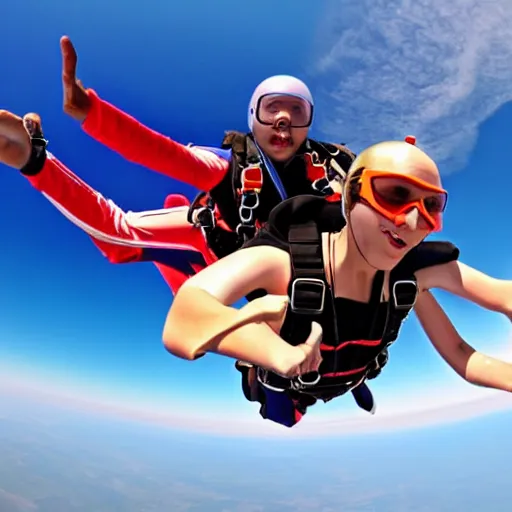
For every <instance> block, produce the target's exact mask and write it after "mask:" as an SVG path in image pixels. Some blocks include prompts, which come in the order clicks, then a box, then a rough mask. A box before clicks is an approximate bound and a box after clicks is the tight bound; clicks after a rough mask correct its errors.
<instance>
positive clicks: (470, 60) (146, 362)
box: [0, 0, 512, 435]
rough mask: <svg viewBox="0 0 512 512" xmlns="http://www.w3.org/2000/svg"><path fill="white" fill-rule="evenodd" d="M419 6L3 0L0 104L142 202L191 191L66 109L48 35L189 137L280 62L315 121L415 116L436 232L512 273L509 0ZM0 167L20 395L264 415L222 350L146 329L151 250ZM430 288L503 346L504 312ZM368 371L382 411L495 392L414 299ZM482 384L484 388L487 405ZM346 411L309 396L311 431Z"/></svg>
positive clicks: (382, 131)
mask: <svg viewBox="0 0 512 512" xmlns="http://www.w3.org/2000/svg"><path fill="white" fill-rule="evenodd" d="M460 2H462V0H460V1H459V2H458V3H459V4H460ZM431 3H432V2H431ZM407 4H408V3H407V2H403V5H404V6H406V5H407ZM455 4H457V2H455ZM455 4H454V5H455ZM384 5H386V8H385V9H384ZM425 5H426V4H425V3H424V2H416V3H415V4H414V6H409V7H403V6H402V2H398V1H395V2H391V3H389V2H387V3H385V4H384V3H383V2H377V3H375V2H371V5H370V4H368V5H367V3H365V2H359V1H357V2H356V1H355V0H354V1H353V2H352V1H346V2H339V1H338V2H337V1H326V2H319V3H318V9H317V10H315V11H311V10H308V9H305V8H303V7H301V8H297V3H296V2H293V1H292V0H286V1H282V2H279V3H278V4H276V5H274V2H271V1H270V0H264V1H262V2H259V3H258V7H257V8H252V9H251V10H247V11H243V10H241V9H240V3H239V2H234V1H233V0H225V1H223V2H222V4H221V7H219V5H217V4H214V3H212V2H207V1H205V0H196V1H195V2H189V3H187V4H181V5H180V6H179V7H177V6H176V5H172V4H171V3H169V2H165V1H163V0H160V1H158V2H153V3H152V5H151V9H145V10H144V9H141V8H140V5H139V4H136V3H134V2H122V3H121V2H120V1H112V2H109V3H106V2H99V1H98V0H94V1H91V2H89V3H88V5H87V9H86V10H84V8H83V7H79V6H78V4H76V5H75V4H74V3H69V2H63V1H61V0H59V1H57V0H56V1H55V2H52V5H51V7H49V6H43V5H42V4H41V3H39V2H35V1H34V0H30V1H29V2H25V3H24V4H23V8H22V7H21V5H17V4H15V3H10V4H9V7H8V8H7V10H6V12H5V19H6V20H7V22H6V23H5V27H4V29H3V30H2V32H1V33H0V43H1V44H2V48H3V69H4V70H5V71H4V73H6V74H7V75H4V76H8V79H4V80H2V82H1V83H0V99H1V100H0V106H1V107H2V108H6V109H9V110H13V111H15V112H16V113H18V114H23V113H25V112H27V111H37V112H38V113H39V114H40V115H41V116H42V119H43V126H44V128H45V134H46V136H47V138H48V139H49V140H50V149H51V151H52V152H53V153H54V154H55V155H56V156H58V157H59V158H60V159H61V160H62V161H63V162H64V163H65V164H67V165H68V166H69V167H70V168H71V169H72V170H74V171H75V172H76V173H77V174H78V175H79V176H80V177H82V178H83V179H85V180H86V181H87V182H88V183H89V184H91V185H92V186H93V187H95V188H96V189H97V190H99V191H101V192H102V193H103V194H104V195H105V196H107V197H110V198H112V199H113V200H114V201H115V202H116V203H117V204H118V205H119V206H121V207H122V208H124V209H126V210H128V209H130V210H134V211H138V210H144V209H154V208H158V207H160V206H161V205H162V203H163V200H164V198H165V196H166V195H167V194H168V193H170V192H174V191H181V192H183V193H186V194H187V195H189V196H192V195H193V193H194V191H193V190H192V189H191V188H190V187H184V186H183V185H181V184H178V183H175V182H173V181H171V180H169V179H168V178H165V177H163V176H160V175H157V174H156V173H152V172H151V171H149V170H146V169H142V168H139V167H137V166H135V165H131V164H129V163H127V162H125V161H123V160H122V159H121V158H120V157H119V156H117V155H115V154H114V153H112V152H111V151H109V150H108V149H106V148H104V147H102V146H100V145H99V144H98V143H96V142H95V141H93V140H91V139H90V138H88V137H87V136H86V135H85V134H84V133H83V132H82V131H81V130H80V127H79V126H78V125H77V124H76V123H75V122H74V121H73V120H71V119H69V118H67V117H66V116H65V115H64V113H63V112H62V107H61V101H62V100H61V83H60V52H59V38H60V36H61V35H63V34H68V35H69V36H70V37H71V39H72V41H73V42H74V43H75V45H76V48H77V51H78V55H79V76H80V78H81V79H82V80H83V81H84V84H85V85H86V86H90V87H93V88H94V89H95V90H96V91H97V92H98V93H99V94H100V95H101V96H102V97H103V98H105V99H107V100H109V101H111V102H113V103H114V104H116V105H117V106H119V107H120V108H122V109H124V110H126V111H128V112H129V113H131V114H132V115H134V116H135V117H137V118H138V119H139V120H141V121H142V122H144V123H146V124H148V125H150V126H151V127H152V128H154V129H157V130H159V131H161V132H163V133H166V134H168V135H170V136H171V137H173V138H175V139H176V140H179V141H180V142H184V143H187V142H190V141H194V142H196V143H198V144H202V145H208V144H211V145H215V144H218V143H219V142H220V140H221V138H222V134H223V131H224V130H225V129H241V130H244V129H245V128H246V108H247V103H248V100H249V98H250V95H251V93H252V90H253V88H254V86H255V85H256V84H257V83H258V82H259V81H260V80H262V79H264V78H266V77H267V76H270V75H272V74H276V73H291V74H294V75H296V76H299V77H301V78H303V79H305V80H307V81H308V83H309V84H310V86H311V89H312V92H313V95H314V96H315V97H317V98H318V102H317V103H318V109H317V114H318V116H317V118H316V120H315V125H314V129H313V132H312V135H313V136H317V137H322V138H325V139H328V140H333V141H344V142H347V143H348V144H349V145H350V146H351V147H353V148H354V149H355V150H360V149H361V148H362V147H364V146H365V145H368V144H370V143H373V142H375V141H378V140H382V139H384V138H391V137H399V138H401V137H403V136H404V135H406V134H408V133H414V134H416V135H417V136H418V141H419V143H420V145H423V146H424V147H425V148H426V149H427V150H429V151H430V152H431V154H432V155H433V156H434V157H436V158H438V159H439V161H440V166H441V169H442V171H443V174H444V175H445V181H444V184H445V186H446V187H447V188H448V190H449V191H450V198H449V204H448V210H447V213H446V217H445V230H444V232H443V234H442V237H441V238H443V239H449V240H451V241H453V242H454V243H456V244H457V245H458V246H459V247H460V248H461V252H462V256H461V258H462V260H463V261H465V262H466V263H468V264H470V265H473V266H475V267H477V268H479V269H481V270H483V271H485V272H488V273H491V274H492V275H495V276H497V277H504V278H511V277H512V265H511V263H510V258H509V256H508V254H509V253H510V251H511V250H512V242H511V239H510V236H509V229H510V227H509V221H508V217H507V216H506V215H504V214H503V212H504V211H506V205H508V202H509V197H508V196H509V189H510V186H511V184H512V182H511V178H510V177H509V174H510V171H509V169H508V167H507V162H510V161H511V156H512V148H511V145H510V144H509V143H508V136H507V132H508V131H509V129H508V128H507V127H509V126H511V124H512V105H511V104H510V103H507V102H508V101H509V100H510V99H511V98H510V93H509V90H510V88H509V83H510V78H511V77H510V70H509V67H508V66H505V65H504V64H503V62H505V61H507V60H506V57H507V55H508V56H510V55H509V54H510V49H508V50H507V48H506V47H505V46H504V41H505V42H506V41H509V40H510V39H509V33H510V32H508V31H509V30H510V29H509V28H508V25H507V23H505V22H504V21H503V20H504V19H505V20H506V19H510V15H511V14H512V13H510V10H511V8H510V6H509V5H508V3H507V2H506V0H502V2H500V3H499V5H498V4H497V5H496V6H495V7H489V8H487V10H486V12H485V13H481V15H482V16H484V18H482V19H485V21H486V22H487V25H486V26H485V27H483V26H481V25H480V24H479V22H478V19H479V18H478V17H477V18H476V19H475V18H472V17H468V18H465V17H464V16H457V17H456V16H454V15H453V12H452V11H451V10H449V8H448V7H444V4H443V3H442V2H441V0H439V1H437V0H436V1H435V2H433V7H432V8H431V9H430V10H429V11H428V16H427V14H425V12H424V6H425ZM464 5H466V4H464ZM475 5H476V3H475ZM29 6H30V7H29ZM401 6H402V7H401ZM454 8H455V7H454ZM450 9H451V8H450ZM475 9H476V10H477V11H478V7H475ZM384 11H386V12H387V13H388V14H385V12H384ZM27 12H29V14H28V15H27ZM198 12H200V13H201V15H200V16H198V14H197V13H198ZM365 13H366V14H365ZM339 16H342V17H343V20H341V21H340V20H339ZM389 16H391V18H392V20H391V21H389V20H388V19H387V17H389ZM507 16H508V17H507ZM43 19H44V23H41V20H43ZM350 20H353V23H350ZM20 27H22V30H21V31H20ZM489 27H490V28H489ZM356 28H357V30H356ZM427 29H428V30H427ZM507 38H508V39H507ZM235 40H236V42H234V41H235ZM35 49H36V50H37V51H34V50H35ZM507 51H508V52H509V53H508V54H507V53H506V52H507ZM497 52H498V53H497ZM500 52H501V53H500ZM249 56H250V58H249ZM507 62H508V61H507ZM491 173H492V174H491ZM0 183H1V186H2V190H3V192H4V194H3V201H2V202H1V204H0V215H2V217H3V218H4V223H3V232H2V235H3V239H4V244H3V251H2V252H1V253H0V280H1V282H2V287H1V289H0V367H1V369H2V379H3V381H4V383H8V384H9V386H12V387H13V389H17V390H18V391H19V392H20V393H21V392H26V390H25V391H24V390H23V389H22V387H21V386H22V385H23V386H28V387H29V388H30V387H32V388H34V389H38V390H39V391H41V390H45V389H47V390H50V391H52V392H54V393H56V394H67V395H71V396H72V397H74V396H80V397H83V398H84V400H88V401H92V402H94V401H101V402H105V403H109V404H112V403H115V404H120V406H122V407H124V408H129V409H130V411H132V412H131V413H130V414H133V415H137V414H138V415H139V416H140V414H142V413H136V412H133V410H138V411H141V410H151V411H152V412H151V414H153V416H154V414H155V412H158V413H165V414H169V415H170V419H169V420H168V421H169V422H170V423H173V421H175V420H176V418H174V415H177V416H180V415H189V416H190V417H191V418H192V417H193V414H195V413H197V414H201V415H204V416H205V417H206V418H210V417H211V416H212V412H213V411H215V412H216V413H218V412H219V411H221V412H223V415H217V416H216V417H221V418H222V417H226V418H227V417H229V418H231V417H234V418H239V419H240V418H242V419H243V421H246V419H247V421H248V422H251V424H252V425H253V428H254V430H255V431H256V430H259V429H260V427H261V425H262V422H260V420H259V417H258V416H257V408H256V407H255V406H253V405H251V404H248V403H246V402H245V401H244V400H243V398H242V397H241V393H240V391H239V378H238V373H237V372H235V371H234V369H233V367H232V366H233V365H232V362H231V361H229V360H227V359H223V358H220V357H215V356H211V357H208V358H204V359H202V360H200V361H197V362H195V363H193V364H192V363H189V362H185V361H181V360H178V359H175V358H173V357H171V356H170V355H168V354H167V353H166V352H165V351H164V349H163V347H162V345H161V341H160V339H161V330H162V326H163V321H164V318H165V314H166V312H167V310H168V307H169V305H170V303H171V296H170V293H169V291H168V289H167V287H166V285H165V283H164V282H163V281H162V280H161V278H160V276H159V274H158V272H157V271H156V270H155V269H154V268H153V267H152V265H150V264H139V265H126V266H113V265H111V264H109V263H108V262H107V261H106V260H104V259H103V258H102V256H101V255H100V254H99V252H98V251H97V250H96V248H95V247H94V246H93V244H92V243H91V242H90V240H89V239H88V238H87V236H85V235H84V234H83V233H81V232H80V231H79V230H78V228H76V227H75V226H73V225H71V224H70V223H69V222H68V221H67V220H66V219H64V218H63V217H62V216H61V215H60V214H59V212H57V211H56V210H55V208H54V207H53V206H52V205H51V204H50V203H48V201H47V200H46V199H45V198H44V197H42V196H41V195H40V194H39V193H38V192H37V191H35V190H33V189H32V188H31V187H30V185H29V184H28V183H27V182H26V181H25V180H24V179H23V178H22V177H20V176H19V175H18V174H17V173H16V172H15V171H13V170H10V169H7V168H2V169H1V175H0ZM438 238H439V237H438ZM440 298H441V299H442V302H443V304H444V305H445V306H446V308H447V311H448V312H449V314H450V316H451V318H452V319H453V321H454V322H455V324H456V326H457V327H458V328H459V329H460V332H461V333H462V335H463V336H465V337H466V339H467V340H468V341H469V342H470V343H472V344H474V345H475V346H476V347H477V348H479V349H481V350H483V351H484V352H487V353H490V354H501V353H503V352H508V349H509V343H510V340H509V338H510V329H509V324H508V322H507V321H505V319H503V318H500V317H499V316H498V315H496V314H493V313H490V312H485V311H482V310H481V309H479V308H477V307H476V306H472V305H469V304H466V303H464V302H462V301H461V300H459V299H456V298H451V297H447V296H445V295H444V294H440ZM372 389H374V390H375V392H376V396H377V400H378V403H379V405H380V408H379V414H380V413H382V414H383V415H385V413H386V411H388V413H389V414H391V413H390V411H392V412H393V414H395V412H396V413H397V414H398V413H399V412H400V411H402V412H403V409H406V410H408V408H409V409H410V408H411V407H413V408H419V409H425V408H432V407H434V408H435V407H436V405H437V406H439V407H441V406H443V407H445V406H447V405H449V404H451V403H452V402H453V401H460V398H459V399H457V398H456V396H455V395H457V394H459V393H463V395H462V396H463V397H465V398H464V399H467V398H468V397H469V398H471V397H472V396H474V397H475V399H476V398H480V397H481V396H483V397H484V399H485V400H483V401H480V402H478V403H479V404H481V406H480V409H478V410H479V411H480V410H484V409H486V408H490V409H493V408H500V407H505V406H507V405H508V402H507V401H506V400H505V399H504V398H499V399H496V398H494V395H493V394H492V393H487V392H485V391H484V392H483V395H480V394H478V393H482V391H481V390H476V391H475V393H476V394H474V395H471V394H470V393H473V391H474V390H473V389H472V388H471V387H470V386H469V385H467V384H464V383H463V382H460V379H459V378H458V377H457V376H455V375H452V373H451V372H450V370H449V369H448V368H447V367H446V365H445V364H444V362H442V361H441V360H440V359H439V357H438V356H437V354H436V353H435V352H434V350H433V349H432V348H431V347H430V346H429V344H428V342H427V340H426V339H425V337H424V335H423V334H422V333H421V332H420V330H419V327H418V324H417V322H416V319H415V318H413V317H411V318H410V319H409V320H408V322H407V324H406V326H405V327H404V329H403V331H402V336H401V339H400V341H399V343H398V344H397V345H396V346H395V347H394V348H393V351H392V359H391V362H390V363H389V366H388V367H387V369H386V372H384V374H383V375H382V377H381V378H379V380H378V382H375V384H373V385H372ZM487 397H489V400H487ZM502 397H503V395H502ZM491 398H492V399H493V400H496V405H492V406H490V405H489V403H491V402H490V400H491ZM505 402H506V403H505ZM493 404H494V402H493ZM349 413H350V414H356V417H357V418H360V417H361V416H360V415H361V414H362V413H360V412H359V411H357V410H356V409H355V407H354V406H353V404H352V403H351V401H350V399H347V400H345V401H343V400H339V401H337V402H336V403H331V404H329V405H328V406H325V407H317V408H315V409H313V410H312V411H311V412H310V413H308V416H307V419H306V420H305V422H308V423H311V425H316V426H315V428H316V429H318V428H321V426H319V422H322V421H324V419H326V418H328V419H330V420H331V421H332V418H335V420H334V427H331V428H336V429H338V428H339V424H338V423H339V422H342V421H343V420H344V418H345V415H348V414H349ZM126 414H128V413H126ZM147 414H150V413H149V412H147ZM445 414H448V413H446V412H436V413H432V415H431V418H432V417H434V416H435V417H436V418H437V420H439V419H443V417H444V415H445ZM460 414H461V416H460V417H463V416H464V414H466V413H464V414H463V413H462V412H461V413H460ZM187 417H188V416H187ZM374 419H375V418H372V420H374ZM402 420H403V416H402ZM361 421H363V420H361ZM364 421H366V417H365V419H364ZM383 421H384V420H383ZM376 424H378V423H376ZM244 425H245V424H244ZM265 425H266V424H265ZM358 425H359V424H358ZM383 425H384V424H383ZM218 428H219V429H221V426H218ZM265 428H266V427H265ZM270 431H271V432H274V430H273V429H272V428H271V427H269V432H270ZM304 431H305V432H306V431H307V430H304ZM312 431H313V432H316V431H317V430H314V429H313V430H312ZM287 435H288V434H287Z"/></svg>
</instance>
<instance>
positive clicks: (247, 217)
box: [233, 136, 263, 241]
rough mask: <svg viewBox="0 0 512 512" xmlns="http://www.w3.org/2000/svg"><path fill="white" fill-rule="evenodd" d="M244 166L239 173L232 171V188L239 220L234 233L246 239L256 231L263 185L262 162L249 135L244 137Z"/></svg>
mask: <svg viewBox="0 0 512 512" xmlns="http://www.w3.org/2000/svg"><path fill="white" fill-rule="evenodd" d="M245 140H246V148H245V161H246V162H245V163H246V165H245V167H244V166H242V168H241V170H240V173H239V174H238V172H234V173H233V190H235V191H236V195H237V198H238V215H239V218H240V222H239V223H238V225H237V227H236V233H237V234H238V235H239V236H240V237H241V239H242V240H243V241H246V240H248V239H250V238H252V237H253V236H254V234H255V233H256V217H255V212H256V210H257V208H258V207H259V205H260V198H259V197H260V193H261V189H262V187H263V170H262V167H263V164H262V161H261V157H260V153H259V151H258V148H257V147H256V144H255V143H254V141H253V140H252V139H251V137H248V136H247V137H245Z"/></svg>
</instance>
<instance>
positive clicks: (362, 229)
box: [350, 203, 380, 251]
mask: <svg viewBox="0 0 512 512" xmlns="http://www.w3.org/2000/svg"><path fill="white" fill-rule="evenodd" d="M350 225H351V227H352V231H353V234H354V238H355V240H356V242H357V244H358V246H359V248H360V249H361V250H365V251H367V250H369V249H372V247H375V245H376V243H375V242H376V240H377V237H378V236H379V235H380V216H379V214H378V213H376V212H374V211H373V210H372V209H371V208H369V207H368V206H366V205H364V204H361V203H356V204H355V205H354V207H353V208H352V210H351V211H350Z"/></svg>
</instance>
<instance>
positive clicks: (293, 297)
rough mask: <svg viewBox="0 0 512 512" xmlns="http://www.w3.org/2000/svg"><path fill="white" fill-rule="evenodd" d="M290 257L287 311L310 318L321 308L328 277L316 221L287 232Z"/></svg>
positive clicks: (319, 312)
mask: <svg viewBox="0 0 512 512" xmlns="http://www.w3.org/2000/svg"><path fill="white" fill-rule="evenodd" d="M288 242H289V244H290V255H291V260H292V272H293V275H292V281H291V283H290V288H289V294H290V310H291V312H292V313H294V314H298V315H301V316H303V317H304V320H306V321H307V320H309V321H312V320H313V319H314V318H310V317H316V316H317V315H320V314H322V313H323V311H324V306H325V299H326V296H327V279H326V275H325V269H324V260H323V255H322V237H321V234H320V232H319V230H318V227H317V225H316V223H315V222H308V223H305V224H300V225H292V226H291V227H290V231H289V234H288Z"/></svg>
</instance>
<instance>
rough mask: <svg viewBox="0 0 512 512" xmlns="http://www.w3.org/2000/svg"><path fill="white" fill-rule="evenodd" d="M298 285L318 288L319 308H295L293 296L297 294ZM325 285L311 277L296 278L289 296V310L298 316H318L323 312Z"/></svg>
mask: <svg viewBox="0 0 512 512" xmlns="http://www.w3.org/2000/svg"><path fill="white" fill-rule="evenodd" d="M298 284H299V285H300V284H309V285H313V287H319V288H321V289H322V294H321V297H322V298H321V300H320V307H319V308H300V307H296V306H295V294H296V292H297V285H298ZM325 288H326V287H325V283H324V282H323V281H322V280H321V279H317V278H313V277H297V278H296V279H295V280H294V281H293V283H292V291H291V294H290V308H291V310H292V312H293V313H298V314H309V315H319V314H320V313H322V311H323V310H324V305H325Z"/></svg>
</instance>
